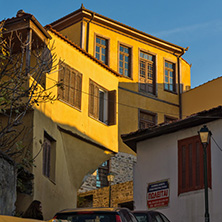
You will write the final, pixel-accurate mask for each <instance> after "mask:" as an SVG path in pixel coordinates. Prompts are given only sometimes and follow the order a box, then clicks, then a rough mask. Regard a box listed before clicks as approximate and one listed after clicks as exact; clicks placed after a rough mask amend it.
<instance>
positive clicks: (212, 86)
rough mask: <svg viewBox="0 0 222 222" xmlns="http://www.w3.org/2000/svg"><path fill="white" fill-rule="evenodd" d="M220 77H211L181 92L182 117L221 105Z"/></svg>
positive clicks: (221, 78)
mask: <svg viewBox="0 0 222 222" xmlns="http://www.w3.org/2000/svg"><path fill="white" fill-rule="evenodd" d="M221 85H222V77H219V78H217V79H213V80H211V81H209V82H206V83H204V84H202V85H200V86H197V87H195V88H193V89H191V90H189V91H187V92H184V93H183V94H182V115H183V118H185V117H187V116H190V115H192V114H194V113H198V112H201V111H203V110H209V109H212V108H214V107H217V106H219V105H222V100H221V97H220V93H221Z"/></svg>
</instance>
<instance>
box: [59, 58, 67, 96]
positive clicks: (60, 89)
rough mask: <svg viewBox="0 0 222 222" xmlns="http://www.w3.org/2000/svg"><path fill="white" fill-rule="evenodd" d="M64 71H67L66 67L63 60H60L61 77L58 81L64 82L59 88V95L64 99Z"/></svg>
mask: <svg viewBox="0 0 222 222" xmlns="http://www.w3.org/2000/svg"><path fill="white" fill-rule="evenodd" d="M64 73H65V67H64V65H63V64H62V62H61V61H60V62H59V79H58V82H59V83H62V84H63V85H62V86H60V87H59V88H58V96H59V97H60V98H62V99H63V98H64Z"/></svg>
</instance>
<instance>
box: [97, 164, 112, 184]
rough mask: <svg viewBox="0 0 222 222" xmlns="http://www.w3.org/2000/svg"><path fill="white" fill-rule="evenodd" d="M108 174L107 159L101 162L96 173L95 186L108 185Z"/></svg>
mask: <svg viewBox="0 0 222 222" xmlns="http://www.w3.org/2000/svg"><path fill="white" fill-rule="evenodd" d="M108 174H109V160H107V161H105V162H104V163H102V164H101V165H100V166H99V168H98V169H97V173H96V187H98V188H102V187H106V186H108V185H109V182H108V180H107V175H108Z"/></svg>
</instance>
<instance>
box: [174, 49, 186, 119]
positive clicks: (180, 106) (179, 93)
mask: <svg viewBox="0 0 222 222" xmlns="http://www.w3.org/2000/svg"><path fill="white" fill-rule="evenodd" d="M188 49H189V47H187V48H186V49H185V50H183V51H182V53H181V54H180V55H178V56H177V75H178V76H177V77H178V96H179V118H180V119H182V99H181V88H180V74H181V69H180V58H181V57H182V55H183V54H184V53H185V52H186V51H187V50H188Z"/></svg>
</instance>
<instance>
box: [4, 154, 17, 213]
mask: <svg viewBox="0 0 222 222" xmlns="http://www.w3.org/2000/svg"><path fill="white" fill-rule="evenodd" d="M15 201H16V170H15V165H14V162H13V161H12V160H11V159H9V158H8V157H7V156H5V155H4V154H3V153H2V152H0V214H2V215H13V213H14V211H15Z"/></svg>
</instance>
